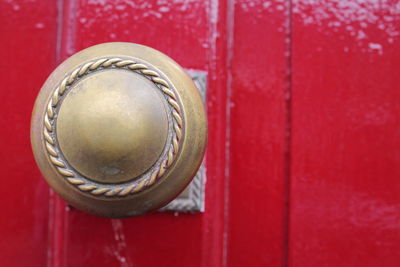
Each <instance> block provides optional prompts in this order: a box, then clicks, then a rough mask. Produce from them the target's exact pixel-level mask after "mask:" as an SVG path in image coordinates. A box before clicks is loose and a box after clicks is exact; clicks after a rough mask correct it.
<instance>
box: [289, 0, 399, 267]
mask: <svg viewBox="0 0 400 267" xmlns="http://www.w3.org/2000/svg"><path fill="white" fill-rule="evenodd" d="M293 8H294V9H293V10H294V16H293V23H292V25H293V29H292V41H291V42H292V47H293V50H292V58H293V65H292V67H293V81H292V95H293V98H292V104H293V105H292V114H293V117H292V127H293V128H292V186H291V202H290V208H291V213H290V226H291V227H290V233H291V235H290V245H289V248H290V253H289V255H290V262H289V263H290V264H289V266H292V267H300V266H310V267H314V266H326V267H328V266H343V267H346V266H349V267H350V266H371V267H372V266H399V264H400V253H399V246H400V194H399V193H400V182H399V177H400V138H399V134H400V128H399V125H400V117H399V114H400V113H399V112H400V101H399V100H400V90H399V89H400V88H399V84H400V80H399V75H398V70H399V69H400V50H399V45H400V38H399V37H400V36H399V33H400V32H399V31H400V28H399V25H400V10H399V6H398V2H397V1H340V2H337V3H336V4H335V3H334V2H333V1H316V2H307V1H295V3H294V6H293Z"/></svg>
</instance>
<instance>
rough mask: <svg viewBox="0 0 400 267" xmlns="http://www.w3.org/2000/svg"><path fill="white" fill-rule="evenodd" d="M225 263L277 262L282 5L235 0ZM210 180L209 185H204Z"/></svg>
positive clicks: (280, 254)
mask: <svg viewBox="0 0 400 267" xmlns="http://www.w3.org/2000/svg"><path fill="white" fill-rule="evenodd" d="M234 14H235V16H234V31H233V40H232V46H233V50H232V88H231V94H232V96H231V114H230V118H231V124H230V138H231V139H230V175H229V188H230V191H229V224H228V229H229V231H228V240H229V241H228V244H227V245H228V246H227V250H228V261H227V266H271V267H278V266H279V267H280V266H284V264H285V260H286V259H285V257H286V247H285V246H286V237H285V235H286V223H285V220H286V212H287V210H286V203H285V200H286V199H285V198H286V193H287V192H286V180H287V179H286V177H285V176H286V175H287V173H286V170H285V168H286V164H285V160H286V154H285V153H286V152H285V151H286V148H287V147H286V146H287V140H286V128H287V111H286V109H287V104H286V98H285V95H286V94H287V90H288V82H289V81H288V75H287V68H288V58H287V56H286V52H287V49H288V48H287V44H286V42H285V41H286V37H287V32H288V11H287V6H286V4H285V3H282V1H268V2H266V1H236V4H235V7H234ZM211 186H212V185H211Z"/></svg>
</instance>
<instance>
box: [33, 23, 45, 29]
mask: <svg viewBox="0 0 400 267" xmlns="http://www.w3.org/2000/svg"><path fill="white" fill-rule="evenodd" d="M35 28H37V29H43V28H44V23H43V22H38V23H36V24H35Z"/></svg>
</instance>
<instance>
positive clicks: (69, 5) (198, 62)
mask: <svg viewBox="0 0 400 267" xmlns="http://www.w3.org/2000/svg"><path fill="white" fill-rule="evenodd" d="M64 6H65V9H64V14H66V15H64V25H63V30H64V31H63V40H62V43H63V51H62V54H63V55H64V56H67V55H70V54H72V53H74V52H76V51H78V50H80V49H83V48H85V47H88V46H91V45H94V44H98V43H102V42H110V41H128V42H136V43H141V44H145V45H149V46H151V47H154V48H156V49H159V50H161V51H162V52H164V53H166V54H168V55H170V56H171V57H172V58H174V59H175V60H176V61H177V62H179V63H180V64H181V65H183V66H184V67H186V68H194V69H200V70H206V71H208V72H209V81H208V82H209V85H208V90H209V91H208V104H207V108H208V113H209V118H208V119H209V130H210V131H209V132H210V134H209V148H208V152H207V161H208V164H207V176H208V177H207V183H208V184H209V186H208V187H207V194H206V195H207V201H206V212H205V213H204V214H195V215H185V214H181V215H174V214H171V213H155V214H151V215H147V216H144V217H139V218H133V219H127V220H110V219H103V218H98V217H94V216H91V215H87V214H84V213H82V212H80V211H77V210H73V209H72V210H68V211H66V212H64V214H59V215H58V218H61V217H62V218H64V221H65V225H64V226H62V227H59V228H58V233H57V236H63V237H64V240H63V242H62V244H59V243H56V244H55V246H57V247H54V250H55V253H61V254H62V256H61V259H59V260H58V262H57V264H58V266H88V265H90V266H134V265H135V266H136V265H138V266H160V264H162V265H163V266H221V265H222V264H223V244H224V243H223V242H224V241H223V238H224V234H223V232H224V226H225V224H224V192H225V188H224V175H225V126H226V122H225V113H226V104H225V101H226V90H225V88H226V79H225V75H226V39H225V34H226V33H225V28H226V24H225V21H226V7H225V6H224V3H218V2H207V1H200V0H198V1H175V2H168V1H165V2H162V1H142V2H137V3H134V2H133V1H132V2H129V1H111V0H110V1H84V0H82V1H79V2H77V3H75V2H74V1H67V2H66V3H65V5H64ZM61 209H62V210H64V209H63V208H62V207H61ZM61 249H62V250H63V251H61V252H60V251H59V250H61Z"/></svg>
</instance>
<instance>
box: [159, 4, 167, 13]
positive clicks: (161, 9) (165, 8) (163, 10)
mask: <svg viewBox="0 0 400 267" xmlns="http://www.w3.org/2000/svg"><path fill="white" fill-rule="evenodd" d="M158 11H160V12H163V13H165V12H168V11H169V7H167V6H162V7H160V8H159V9H158Z"/></svg>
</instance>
